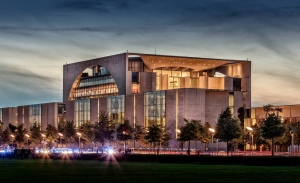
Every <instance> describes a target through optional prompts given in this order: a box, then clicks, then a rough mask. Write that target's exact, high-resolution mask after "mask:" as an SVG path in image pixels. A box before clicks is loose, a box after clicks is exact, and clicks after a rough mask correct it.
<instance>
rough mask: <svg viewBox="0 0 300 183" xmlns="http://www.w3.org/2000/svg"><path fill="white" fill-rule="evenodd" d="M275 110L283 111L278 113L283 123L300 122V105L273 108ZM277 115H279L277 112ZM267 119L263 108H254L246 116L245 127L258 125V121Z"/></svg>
mask: <svg viewBox="0 0 300 183" xmlns="http://www.w3.org/2000/svg"><path fill="white" fill-rule="evenodd" d="M273 108H280V109H282V111H281V112H278V114H276V115H278V116H279V117H280V119H281V121H282V122H284V121H289V122H292V121H299V120H300V105H299V104H295V105H279V106H273ZM275 113H277V112H276V111H275ZM262 118H266V112H265V111H264V108H263V107H252V108H251V110H250V113H248V114H247V115H246V116H245V126H252V125H255V124H256V123H257V121H258V120H261V119H262Z"/></svg>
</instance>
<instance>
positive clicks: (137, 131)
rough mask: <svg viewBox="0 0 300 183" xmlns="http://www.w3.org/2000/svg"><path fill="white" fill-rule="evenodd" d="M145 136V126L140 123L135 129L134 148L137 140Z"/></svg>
mask: <svg viewBox="0 0 300 183" xmlns="http://www.w3.org/2000/svg"><path fill="white" fill-rule="evenodd" d="M144 136H145V131H144V128H143V127H142V126H140V125H137V126H135V128H134V129H133V148H135V142H136V141H139V140H142V139H143V137H144Z"/></svg>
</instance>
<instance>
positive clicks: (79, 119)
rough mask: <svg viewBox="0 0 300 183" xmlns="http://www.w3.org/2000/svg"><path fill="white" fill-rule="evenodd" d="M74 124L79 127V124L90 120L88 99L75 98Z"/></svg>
mask: <svg viewBox="0 0 300 183" xmlns="http://www.w3.org/2000/svg"><path fill="white" fill-rule="evenodd" d="M74 115H75V120H74V121H75V126H76V127H79V126H80V125H81V124H83V123H86V122H90V99H89V98H85V99H79V100H75V110H74Z"/></svg>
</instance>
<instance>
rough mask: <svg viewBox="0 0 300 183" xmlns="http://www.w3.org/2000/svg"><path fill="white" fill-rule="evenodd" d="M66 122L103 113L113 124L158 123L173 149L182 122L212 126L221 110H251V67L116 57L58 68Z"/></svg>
mask: <svg viewBox="0 0 300 183" xmlns="http://www.w3.org/2000/svg"><path fill="white" fill-rule="evenodd" d="M63 102H64V103H65V104H66V120H69V121H74V123H75V125H76V126H77V127H78V126H80V125H81V124H82V123H84V122H87V121H90V122H92V123H93V122H97V121H98V117H99V112H100V111H101V110H102V111H107V112H109V115H110V117H111V119H112V120H113V122H115V123H121V122H123V121H124V120H125V119H128V120H129V121H130V122H131V123H132V124H133V125H134V126H136V125H141V126H144V127H147V126H150V125H152V124H160V125H163V126H165V127H166V129H167V130H168V131H169V132H170V133H171V134H172V136H173V138H174V140H172V141H171V143H170V147H177V146H178V143H177V141H176V138H177V136H178V132H177V131H176V129H178V128H179V127H180V126H182V125H184V122H183V118H186V119H195V120H201V121H202V122H203V123H204V122H209V123H210V124H211V125H212V126H214V124H215V122H216V121H217V118H218V116H219V114H220V113H221V111H222V110H223V109H225V108H226V107H228V106H229V107H230V108H231V109H232V112H233V114H234V115H235V116H237V109H238V108H240V107H243V108H244V109H250V108H251V62H250V61H244V60H226V59H212V58H195V57H181V56H167V55H150V54H140V53H121V54H118V55H112V56H107V57H102V58H96V59H91V60H86V61H81V62H76V63H72V64H66V65H64V66H63Z"/></svg>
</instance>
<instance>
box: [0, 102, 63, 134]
mask: <svg viewBox="0 0 300 183" xmlns="http://www.w3.org/2000/svg"><path fill="white" fill-rule="evenodd" d="M65 108H66V107H65V104H64V103H61V102H52V103H44V104H32V105H25V106H18V107H10V108H0V120H1V122H3V127H4V128H6V127H8V125H9V123H10V124H12V125H15V126H17V125H19V124H21V123H23V124H24V127H25V128H26V129H30V127H31V126H32V125H33V124H34V123H35V122H36V123H37V124H38V125H40V126H41V127H42V130H45V129H46V128H47V125H48V124H50V125H52V126H55V127H56V128H57V127H58V126H57V125H58V122H61V121H63V120H65Z"/></svg>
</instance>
